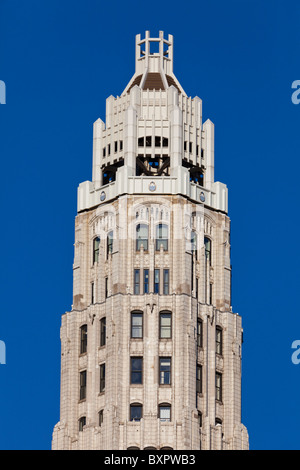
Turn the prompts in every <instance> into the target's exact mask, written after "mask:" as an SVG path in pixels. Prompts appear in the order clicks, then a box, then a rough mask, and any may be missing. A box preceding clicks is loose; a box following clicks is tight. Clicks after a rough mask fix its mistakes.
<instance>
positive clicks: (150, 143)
mask: <svg viewBox="0 0 300 470" xmlns="http://www.w3.org/2000/svg"><path fill="white" fill-rule="evenodd" d="M151 145H152V138H151V136H150V135H149V136H147V137H146V147H151Z"/></svg>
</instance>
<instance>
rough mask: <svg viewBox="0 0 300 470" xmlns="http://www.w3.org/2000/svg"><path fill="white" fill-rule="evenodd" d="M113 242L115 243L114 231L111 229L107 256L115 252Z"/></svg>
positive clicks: (108, 237) (108, 236)
mask: <svg viewBox="0 0 300 470" xmlns="http://www.w3.org/2000/svg"><path fill="white" fill-rule="evenodd" d="M113 244H114V232H113V231H111V232H109V234H108V235H107V248H106V256H107V258H108V255H111V254H112V252H113Z"/></svg>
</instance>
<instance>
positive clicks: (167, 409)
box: [159, 405, 171, 422]
mask: <svg viewBox="0 0 300 470" xmlns="http://www.w3.org/2000/svg"><path fill="white" fill-rule="evenodd" d="M159 419H160V421H165V422H170V421H171V406H170V405H160V406H159Z"/></svg>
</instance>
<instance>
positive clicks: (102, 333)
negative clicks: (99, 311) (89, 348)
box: [100, 317, 106, 346]
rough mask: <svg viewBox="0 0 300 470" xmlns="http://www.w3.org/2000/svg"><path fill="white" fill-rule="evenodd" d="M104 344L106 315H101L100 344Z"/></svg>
mask: <svg viewBox="0 0 300 470" xmlns="http://www.w3.org/2000/svg"><path fill="white" fill-rule="evenodd" d="M105 344H106V317H103V318H101V320H100V346H105Z"/></svg>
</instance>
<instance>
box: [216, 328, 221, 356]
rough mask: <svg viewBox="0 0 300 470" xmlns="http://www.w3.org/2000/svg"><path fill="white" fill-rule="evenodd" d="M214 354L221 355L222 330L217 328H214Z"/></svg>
mask: <svg viewBox="0 0 300 470" xmlns="http://www.w3.org/2000/svg"><path fill="white" fill-rule="evenodd" d="M216 353H217V354H222V329H221V328H220V327H218V326H217V328H216Z"/></svg>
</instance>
